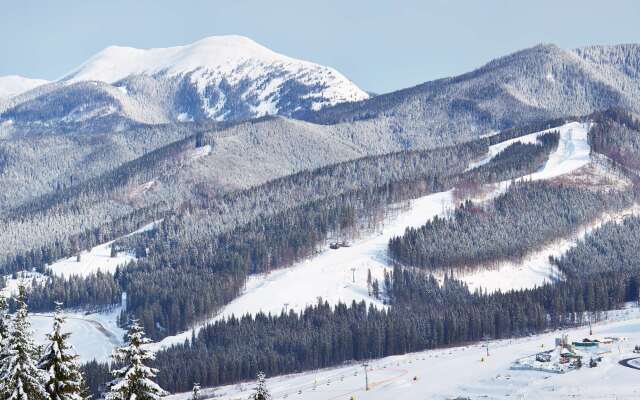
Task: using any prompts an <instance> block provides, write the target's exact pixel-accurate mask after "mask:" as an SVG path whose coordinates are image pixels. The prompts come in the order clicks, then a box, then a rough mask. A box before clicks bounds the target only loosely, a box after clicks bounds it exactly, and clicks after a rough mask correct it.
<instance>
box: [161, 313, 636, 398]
mask: <svg viewBox="0 0 640 400" xmlns="http://www.w3.org/2000/svg"><path fill="white" fill-rule="evenodd" d="M611 314H612V317H613V318H612V320H611V321H607V322H604V323H600V324H596V325H594V334H596V335H598V336H616V337H623V338H626V339H627V340H623V341H621V342H618V343H616V344H614V345H613V346H611V347H610V350H611V353H610V354H608V355H605V356H604V360H603V362H602V363H601V364H600V365H599V366H598V367H597V368H587V367H584V368H582V369H581V370H577V371H570V372H568V373H566V374H553V373H545V372H537V371H523V370H512V369H511V365H512V363H513V362H514V361H515V360H516V359H518V358H520V357H524V356H529V355H532V354H536V353H537V352H539V351H541V350H550V349H553V346H554V340H555V338H556V337H558V336H559V335H560V333H559V332H553V333H547V334H542V335H536V336H531V337H527V338H520V339H510V340H500V341H491V342H488V343H489V353H490V355H489V357H487V356H486V352H487V349H486V347H485V346H484V345H483V344H474V345H470V346H462V347H453V348H449V349H439V350H429V351H424V352H419V353H412V354H406V355H402V356H393V357H387V358H383V359H379V360H373V361H370V362H369V367H368V377H369V385H370V390H369V391H365V390H364V384H365V382H364V381H365V378H364V368H363V367H362V366H361V364H359V363H358V364H352V365H349V366H344V367H338V368H333V369H325V370H319V371H312V372H306V373H302V374H295V375H288V376H281V377H275V378H272V379H268V380H267V386H268V387H269V389H270V390H271V394H272V396H273V398H274V399H283V398H294V399H301V400H328V399H349V398H357V399H359V400H388V399H453V398H457V396H461V398H471V399H488V400H491V399H517V400H520V399H536V400H551V399H571V398H578V399H598V400H602V399H619V400H623V399H628V400H630V399H637V398H638V396H640V387H638V385H637V382H638V379H639V378H640V371H639V370H634V369H631V368H627V367H624V366H622V365H620V364H618V361H620V360H622V359H625V358H630V357H634V356H635V357H638V354H633V353H632V349H633V346H634V345H635V344H637V343H640V313H639V312H638V309H627V310H624V311H620V312H612V313H611ZM565 333H567V334H568V335H569V337H570V339H571V340H581V339H582V338H584V337H586V336H587V335H588V329H586V328H580V329H572V330H568V331H566V332H565ZM254 385H255V383H254V382H246V383H244V384H237V385H230V386H224V387H220V388H217V389H215V390H211V389H205V390H203V391H202V394H203V397H206V398H209V397H210V396H212V395H213V394H214V393H215V395H216V396H217V397H215V398H216V399H218V398H219V399H246V398H248V397H249V395H250V393H251V389H252V388H253V387H254ZM189 396H190V393H182V394H176V395H173V396H169V398H168V399H169V400H183V399H187V398H189ZM352 396H353V397H352Z"/></svg>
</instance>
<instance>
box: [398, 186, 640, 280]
mask: <svg viewBox="0 0 640 400" xmlns="http://www.w3.org/2000/svg"><path fill="white" fill-rule="evenodd" d="M632 201H633V194H632V193H630V192H620V191H612V192H603V193H601V192H596V191H593V190H589V189H583V188H575V187H569V186H564V185H557V184H553V183H547V182H521V183H514V184H513V185H511V187H510V188H509V190H508V191H507V192H506V193H504V194H502V195H500V196H498V197H497V198H496V199H494V200H493V201H492V202H490V203H489V204H488V205H482V206H480V205H476V204H474V203H473V202H471V201H466V202H465V203H464V204H463V205H461V206H460V207H459V208H457V209H456V210H455V211H454V212H453V215H452V216H451V217H438V216H436V217H435V218H433V220H431V221H429V222H427V223H426V224H425V225H423V226H421V227H419V228H409V229H407V230H406V231H405V234H404V235H403V236H400V237H395V238H392V239H391V240H390V242H389V254H390V255H391V256H392V257H393V259H394V260H396V261H398V262H400V263H402V264H404V265H411V266H416V267H421V268H426V269H431V270H437V269H449V268H459V267H467V266H475V265H478V264H481V263H486V262H497V261H500V260H505V259H519V258H521V257H522V256H524V255H525V254H526V253H527V252H529V251H531V250H532V249H535V248H539V247H540V246H542V245H544V244H546V243H548V242H549V241H551V240H554V239H557V238H559V237H562V236H566V235H568V234H570V233H572V232H574V231H575V230H576V229H577V228H579V227H580V225H582V224H585V223H588V222H589V221H591V220H593V219H595V218H596V217H598V216H599V215H600V214H601V213H603V212H605V211H615V210H619V209H621V208H623V207H625V206H628V205H630V204H631V203H632Z"/></svg>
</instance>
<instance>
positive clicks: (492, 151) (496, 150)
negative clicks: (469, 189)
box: [467, 128, 556, 171]
mask: <svg viewBox="0 0 640 400" xmlns="http://www.w3.org/2000/svg"><path fill="white" fill-rule="evenodd" d="M555 130H556V128H551V129H547V130H544V131H540V132H534V133H530V134H528V135H524V136H519V137H517V138H513V139H509V140H505V141H504V142H500V143H496V144H494V145H491V146H489V151H488V152H487V154H486V155H485V156H484V157H482V158H481V159H480V160H478V161H475V162H472V163H471V164H469V168H467V171H469V170H472V169H474V168H477V167H479V166H481V165H484V164H487V163H488V162H489V161H491V160H493V158H494V157H495V156H497V155H498V154H500V153H502V152H503V151H504V150H505V149H506V148H507V147H509V146H511V145H512V144H515V143H522V144H535V143H536V142H537V141H538V137H540V136H541V135H543V134H545V133H548V132H552V131H555ZM494 135H495V133H492V134H489V135H485V136H484V137H490V136H494Z"/></svg>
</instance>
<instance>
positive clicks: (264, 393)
mask: <svg viewBox="0 0 640 400" xmlns="http://www.w3.org/2000/svg"><path fill="white" fill-rule="evenodd" d="M251 400H271V393H269V389H267V383H266V381H265V375H264V372H262V371H260V372H258V385H257V386H256V388H255V392H254V393H253V394H252V395H251Z"/></svg>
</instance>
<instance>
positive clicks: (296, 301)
mask: <svg viewBox="0 0 640 400" xmlns="http://www.w3.org/2000/svg"><path fill="white" fill-rule="evenodd" d="M588 128H589V124H582V123H577V122H572V123H569V124H566V125H563V126H561V127H559V128H554V129H553V130H559V131H560V141H559V144H558V148H557V150H556V151H555V152H553V153H552V154H551V155H550V156H549V159H548V161H547V163H546V164H545V166H544V167H542V168H541V169H540V171H537V172H535V173H533V174H531V175H528V176H525V177H522V178H520V179H530V180H538V179H551V178H554V177H557V176H560V175H563V174H567V173H570V172H572V171H575V170H577V169H579V168H581V167H583V166H584V165H586V164H587V163H589V160H590V157H589V152H590V149H589V144H588V141H587V132H588ZM540 134H541V133H533V134H531V135H527V137H528V139H523V140H529V141H533V140H535V139H536V138H537V136H539V135H540ZM513 141H517V139H513V140H512V141H511V142H513ZM504 147H505V145H504V144H502V143H500V144H497V145H495V146H491V147H490V151H489V154H492V157H493V156H495V155H496V154H498V153H499V152H500V148H504ZM489 160H490V158H489V159H487V160H486V162H488V161H489ZM510 184H511V181H505V182H500V183H498V184H496V185H493V187H492V189H491V191H490V192H489V193H485V194H484V195H483V199H484V200H486V199H489V198H491V197H494V196H497V195H498V194H500V193H503V192H504V191H505V190H507V188H508V187H509V185H510ZM454 206H455V199H454V197H453V195H452V191H447V192H442V193H434V194H430V195H428V196H424V197H421V198H418V199H415V200H412V201H411V205H410V207H409V209H408V210H405V211H402V212H400V213H399V215H398V216H397V217H396V218H394V219H393V220H391V221H387V223H386V224H385V226H384V228H383V229H382V231H381V232H376V233H372V234H370V235H367V236H365V237H363V238H361V239H359V240H357V241H356V242H355V243H353V244H352V246H351V247H346V248H340V249H338V250H329V249H327V250H325V251H323V252H321V253H320V254H318V255H317V256H315V257H312V258H310V259H308V260H305V261H303V262H300V263H297V264H295V265H294V266H292V267H290V268H285V269H282V270H278V271H275V272H272V273H271V274H268V275H257V276H252V277H250V279H249V282H248V283H247V286H246V288H245V290H244V292H243V294H242V295H241V296H240V297H238V298H237V299H235V300H234V301H232V302H231V303H230V304H228V305H227V306H226V307H224V308H223V310H222V312H221V313H220V314H219V315H217V316H216V317H214V318H212V319H210V320H208V321H204V322H203V323H202V324H200V325H199V326H197V327H196V330H198V329H200V328H201V327H202V326H204V325H205V324H207V323H209V322H212V321H215V320H217V319H220V318H225V317H228V316H231V315H232V314H233V315H236V316H237V315H242V314H246V313H250V314H255V313H257V312H259V311H263V312H265V313H269V312H270V313H280V312H281V311H282V310H285V309H286V310H291V309H293V310H302V309H304V308H305V307H306V306H308V305H310V304H314V303H316V302H317V300H318V298H319V297H321V298H322V299H323V300H326V301H328V302H329V303H330V304H337V303H338V302H339V301H342V302H346V303H351V301H354V300H355V301H357V302H359V301H365V302H367V303H372V304H374V305H376V306H378V307H383V304H382V303H381V302H380V301H379V300H377V299H374V298H372V297H371V296H369V295H368V292H367V271H369V270H371V275H372V277H373V278H374V279H375V278H377V279H378V280H379V281H380V282H382V278H383V276H384V271H385V270H390V269H391V266H390V263H389V260H388V258H387V255H386V254H387V244H388V242H389V239H391V238H392V237H394V236H399V235H402V234H403V233H404V231H405V229H406V228H408V227H418V226H420V225H422V224H424V223H425V222H427V221H428V220H429V219H431V218H433V217H434V216H435V215H442V214H443V213H445V212H446V211H447V210H450V209H452V208H453V207H454ZM568 242H569V243H568V244H564V245H563V244H559V245H558V246H555V247H554V246H550V249H545V250H543V251H541V252H539V253H537V254H536V253H534V254H533V255H532V257H531V258H529V259H527V260H525V262H524V263H521V264H519V265H508V264H505V265H503V266H501V267H500V268H497V269H492V270H488V271H482V272H476V273H469V274H466V275H463V276H460V277H459V278H460V279H461V280H463V281H465V282H466V283H467V284H468V285H469V286H471V287H473V288H475V287H480V286H482V287H483V288H487V289H488V290H498V289H500V290H502V291H506V290H511V289H514V288H529V287H534V286H538V285H541V284H543V283H545V282H547V281H548V280H549V279H551V278H553V277H554V276H555V275H556V271H555V269H554V268H553V266H552V265H550V263H549V262H548V259H544V255H545V254H547V256H548V255H549V254H552V253H550V252H552V251H553V250H554V249H558V250H562V249H564V248H568V247H567V246H570V245H571V243H573V241H572V240H568ZM545 252H547V253H545ZM553 254H556V253H553ZM557 255H559V254H557ZM538 261H543V262H538ZM352 269H355V271H352ZM354 275H355V280H354ZM190 335H191V331H188V332H183V333H182V334H178V335H176V336H170V337H167V338H165V339H164V340H162V341H161V342H160V343H157V344H156V345H155V348H161V347H167V346H170V345H172V344H175V343H182V342H184V340H185V339H187V338H189V337H190Z"/></svg>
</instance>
